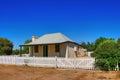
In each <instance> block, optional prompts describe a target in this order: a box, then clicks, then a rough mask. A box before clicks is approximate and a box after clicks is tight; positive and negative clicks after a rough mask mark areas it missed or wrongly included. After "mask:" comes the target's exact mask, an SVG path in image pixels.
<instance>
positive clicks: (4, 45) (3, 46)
mask: <svg viewBox="0 0 120 80" xmlns="http://www.w3.org/2000/svg"><path fill="white" fill-rule="evenodd" d="M12 49H13V43H12V42H11V41H10V40H8V39H7V38H0V54H1V55H11V54H12Z"/></svg>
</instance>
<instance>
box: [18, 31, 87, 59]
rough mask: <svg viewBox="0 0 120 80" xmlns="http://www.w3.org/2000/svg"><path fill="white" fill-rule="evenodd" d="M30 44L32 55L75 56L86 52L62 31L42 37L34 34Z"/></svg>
mask: <svg viewBox="0 0 120 80" xmlns="http://www.w3.org/2000/svg"><path fill="white" fill-rule="evenodd" d="M20 46H29V54H30V56H37V57H55V56H57V57H66V58H75V57H79V56H80V55H81V54H86V51H85V49H83V48H82V47H81V46H79V44H78V43H76V42H74V41H72V40H71V39H69V38H68V37H66V36H65V35H63V34H61V33H52V34H45V35H43V36H41V37H40V38H37V37H36V36H32V42H31V43H29V44H24V45H20Z"/></svg>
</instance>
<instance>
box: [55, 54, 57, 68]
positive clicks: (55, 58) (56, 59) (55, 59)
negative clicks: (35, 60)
mask: <svg viewBox="0 0 120 80" xmlns="http://www.w3.org/2000/svg"><path fill="white" fill-rule="evenodd" d="M55 68H58V66H57V56H55Z"/></svg>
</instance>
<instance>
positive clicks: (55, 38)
mask: <svg viewBox="0 0 120 80" xmlns="http://www.w3.org/2000/svg"><path fill="white" fill-rule="evenodd" d="M68 41H69V42H73V41H72V40H71V39H69V38H68V37H66V36H65V35H63V34H62V33H52V34H45V35H43V36H41V37H40V38H38V39H36V40H35V41H33V42H31V43H29V44H25V45H36V44H55V43H63V42H68Z"/></svg>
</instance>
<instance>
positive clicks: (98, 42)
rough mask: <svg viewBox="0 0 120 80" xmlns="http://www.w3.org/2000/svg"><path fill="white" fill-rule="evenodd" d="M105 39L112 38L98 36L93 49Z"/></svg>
mask: <svg viewBox="0 0 120 80" xmlns="http://www.w3.org/2000/svg"><path fill="white" fill-rule="evenodd" d="M106 40H114V39H113V38H105V37H100V38H98V39H96V41H95V49H96V48H97V47H98V46H99V45H100V44H101V43H103V42H104V41H106Z"/></svg>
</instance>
